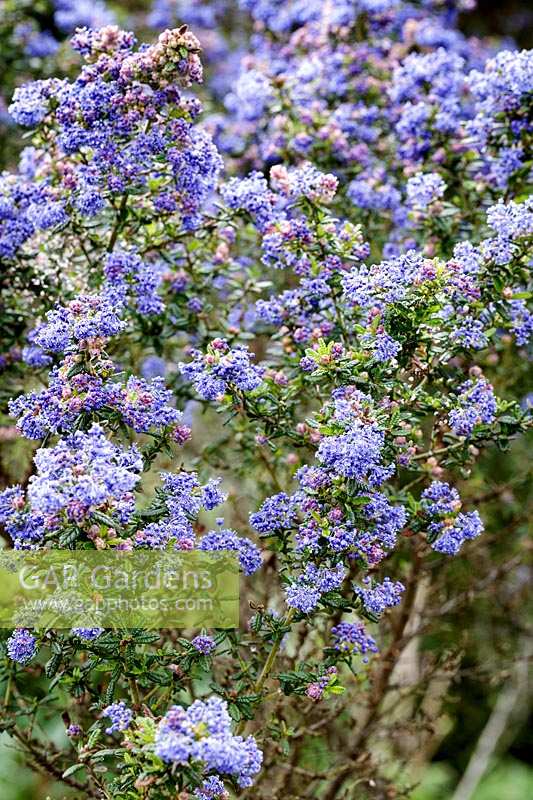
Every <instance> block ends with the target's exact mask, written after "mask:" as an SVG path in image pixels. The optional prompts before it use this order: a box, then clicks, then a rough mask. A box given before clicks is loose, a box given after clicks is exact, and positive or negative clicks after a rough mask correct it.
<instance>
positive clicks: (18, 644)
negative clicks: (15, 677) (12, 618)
mask: <svg viewBox="0 0 533 800" xmlns="http://www.w3.org/2000/svg"><path fill="white" fill-rule="evenodd" d="M36 652H37V640H36V638H35V636H33V634H32V633H30V631H29V630H28V629H27V628H17V629H16V630H14V631H13V633H12V634H11V636H10V637H9V639H8V640H7V654H8V656H9V658H10V659H11V660H12V661H17V662H18V663H19V664H27V663H28V661H31V659H32V658H33V657H34V655H35V653H36Z"/></svg>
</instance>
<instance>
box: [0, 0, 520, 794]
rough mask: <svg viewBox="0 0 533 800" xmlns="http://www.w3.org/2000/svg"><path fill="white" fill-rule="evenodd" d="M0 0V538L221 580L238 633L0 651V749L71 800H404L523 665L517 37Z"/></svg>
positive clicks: (366, 12) (42, 635) (336, 15)
mask: <svg viewBox="0 0 533 800" xmlns="http://www.w3.org/2000/svg"><path fill="white" fill-rule="evenodd" d="M4 5H6V7H7V6H9V10H10V15H9V16H8V15H7V14H6V15H5V18H4V19H3V21H2V23H1V27H0V36H1V37H3V38H5V39H6V41H7V40H9V43H10V44H9V48H11V49H9V48H8V50H9V53H10V57H9V59H8V61H9V64H8V66H9V69H7V67H6V74H5V86H6V92H7V90H9V93H11V90H12V89H14V92H13V95H12V97H11V99H10V101H9V108H8V111H6V114H7V113H9V117H10V120H11V121H10V122H7V120H6V124H7V125H8V126H9V128H8V130H9V131H10V132H11V133H10V134H9V135H8V136H7V139H6V140H8V141H9V146H8V147H7V148H6V151H5V152H6V156H5V157H6V158H9V157H11V154H12V153H14V152H15V151H17V150H19V149H20V144H21V142H20V139H21V138H22V136H24V137H25V141H24V143H23V144H24V145H25V146H24V147H23V149H22V150H21V152H20V154H19V156H18V162H17V164H16V166H13V165H11V167H10V169H8V170H6V171H5V172H4V173H3V174H2V176H1V178H0V259H1V261H2V279H1V285H0V292H1V295H2V298H1V305H2V334H3V353H2V355H1V356H0V363H1V367H2V369H3V378H4V381H3V387H4V388H3V394H2V401H3V413H4V417H3V419H4V427H3V428H2V429H1V432H2V439H3V440H4V443H5V450H6V453H7V455H6V457H5V458H4V460H3V471H4V474H3V479H4V485H5V488H4V490H3V491H2V493H1V494H0V521H1V522H2V524H3V527H4V530H5V534H6V546H7V547H14V548H16V549H28V548H31V549H37V548H62V549H94V548H96V549H99V550H104V549H107V548H118V549H122V550H134V549H136V548H150V549H155V550H157V549H160V550H173V549H175V550H190V549H195V548H198V549H201V550H207V551H214V550H230V551H235V552H236V553H237V554H238V558H239V563H240V565H241V569H242V572H243V580H242V591H241V604H242V614H241V621H242V624H241V628H240V629H239V630H216V631H213V630H211V631H206V630H202V631H185V632H179V633H178V632H176V631H173V630H163V631H155V632H154V631H146V630H143V629H135V630H129V629H128V630H109V629H108V630H103V629H101V628H94V627H91V628H75V629H73V630H72V631H71V632H65V631H58V630H29V629H27V628H17V629H15V630H14V631H13V632H11V631H10V632H6V636H5V637H4V639H5V641H4V643H3V652H4V658H3V661H2V668H1V669H2V672H1V678H2V685H3V687H4V689H3V691H4V714H3V722H2V725H3V727H4V729H5V730H7V731H8V732H9V733H10V735H11V736H13V737H14V739H16V740H17V741H18V742H19V743H20V745H21V746H22V747H23V748H24V749H25V750H26V752H27V754H28V761H29V763H32V764H34V765H35V766H36V768H37V769H41V770H45V771H47V772H48V774H50V775H52V776H53V777H54V778H57V779H62V780H63V782H64V783H65V784H67V786H68V787H70V788H71V789H73V790H74V791H73V796H76V797H95V798H97V797H98V798H111V797H113V798H122V799H123V800H133V799H134V798H147V800H159V799H161V800H162V799H163V798H175V797H177V796H179V797H180V798H187V797H191V798H195V800H222V799H223V798H228V797H234V796H236V795H238V796H239V797H245V796H246V797H254V798H258V800H259V799H260V798H274V797H284V798H287V797H295V798H296V797H323V798H324V799H325V800H330V799H331V800H332V799H333V798H340V797H343V796H344V794H343V792H345V791H347V792H351V791H354V790H355V789H354V787H358V789H357V791H359V790H360V792H361V794H360V795H357V796H360V797H371V798H382V797H401V796H409V793H410V792H411V790H412V787H413V785H414V781H415V780H416V776H415V772H412V771H409V770H410V768H411V767H412V766H413V764H414V763H415V762H416V761H417V759H418V764H419V766H420V764H421V763H423V762H424V760H426V761H427V760H428V759H430V758H431V754H432V749H433V750H434V749H435V747H437V746H438V744H439V742H440V741H442V739H443V738H444V736H445V733H446V731H445V728H442V726H441V724H440V723H441V722H442V719H443V714H444V708H445V703H446V692H447V687H448V684H449V681H450V680H451V678H452V676H453V675H456V674H458V670H459V669H460V668H461V664H464V663H466V662H468V659H473V658H474V659H475V658H477V659H478V663H479V664H484V666H485V667H487V665H488V667H489V669H492V671H493V675H494V678H495V681H496V684H498V682H499V680H500V679H499V677H498V676H500V674H501V670H502V669H504V670H505V669H508V668H510V667H509V664H512V661H513V658H514V657H515V656H516V654H517V653H521V652H522V649H521V648H523V644H522V636H521V632H520V624H517V620H520V616H521V614H520V605H521V597H522V593H523V591H524V574H523V573H520V569H519V567H520V564H521V563H522V555H521V551H522V549H523V538H524V533H525V526H526V522H527V519H524V514H523V507H522V498H523V497H525V488H526V487H527V480H528V478H527V474H525V473H524V471H522V472H519V473H518V474H514V475H511V476H510V477H509V478H507V477H506V475H505V474H504V473H505V470H506V469H508V467H502V466H501V465H502V463H503V462H501V457H500V456H498V457H497V458H496V459H495V461H491V459H494V453H495V452H496V450H495V448H498V450H499V451H501V452H505V451H508V450H509V448H510V447H511V446H513V447H517V446H518V447H520V444H518V445H516V444H514V445H512V440H513V439H517V440H518V441H520V437H522V436H523V435H524V434H526V432H527V431H528V430H529V429H530V428H531V426H532V421H531V405H532V404H531V401H530V399H528V396H527V392H528V380H529V375H530V373H528V366H529V363H530V353H531V350H530V342H531V336H532V334H533V312H532V310H531V302H530V301H531V297H532V291H533V285H532V278H531V259H532V257H533V253H532V236H533V202H532V200H531V197H530V195H529V187H530V181H531V166H532V157H531V138H532V128H531V99H532V89H533V56H532V53H531V51H526V50H523V51H518V50H515V49H511V45H510V46H509V49H504V48H502V46H500V44H499V43H497V42H494V41H485V40H480V39H474V38H467V37H465V36H464V35H463V34H462V33H460V31H459V30H458V29H457V28H456V27H455V23H456V17H457V10H458V9H457V8H455V7H453V4H452V3H446V4H441V3H438V2H429V1H428V2H423V3H413V4H410V3H404V2H400V0H397V1H396V2H395V0H391V1H390V2H388V1H387V0H358V1H357V2H355V1H354V0H343V1H342V2H341V1H340V0H337V2H329V0H308V1H307V2H305V3H303V2H299V0H289V1H288V2H287V1H286V0H284V1H283V2H280V0H258V1H256V2H248V0H240V3H239V6H240V8H239V9H236V8H235V6H234V4H232V3H230V2H229V0H227V1H223V2H213V3H201V4H199V5H198V7H194V6H193V7H190V6H187V8H186V7H185V4H183V7H182V6H181V4H175V3H172V2H170V0H162V2H159V1H158V0H156V3H155V4H154V6H153V8H152V9H151V11H150V13H149V15H148V17H147V18H144V17H143V16H142V14H141V11H140V10H139V11H137V12H133V13H132V18H131V22H132V24H133V25H134V26H135V27H136V29H137V30H138V31H139V37H141V38H142V37H146V36H147V31H149V30H150V29H152V31H153V30H154V29H157V28H159V27H161V28H164V27H167V26H168V29H167V30H165V31H164V32H163V33H156V34H153V33H152V35H151V39H150V43H149V44H139V43H138V41H137V37H136V35H134V34H133V33H131V32H128V31H126V30H122V29H121V28H119V27H118V26H117V25H115V24H114V21H115V20H116V14H114V11H113V10H108V9H107V8H105V6H104V5H103V3H98V2H97V3H90V4H89V3H87V4H85V3H67V2H63V0H61V2H54V3H52V4H49V3H43V11H42V13H41V11H40V10H39V12H38V13H36V10H35V9H36V7H35V6H34V4H31V5H32V6H33V9H32V8H30V9H26V6H25V4H23V3H18V2H17V3H7V4H4ZM459 5H460V4H459ZM45 6H46V8H44V7H45ZM48 6H53V8H52V7H50V8H49V7H48ZM459 10H462V9H461V8H460V7H459ZM237 12H238V13H237ZM118 16H120V11H119V12H118ZM236 17H238V20H239V22H238V24H235V25H232V24H231V20H232V19H234V18H236ZM182 22H185V23H189V26H190V27H188V26H187V25H186V24H182ZM74 29H76V30H75V33H74V34H73V36H72V38H71V39H70V45H68V44H67V43H66V42H65V41H64V39H65V38H66V37H67V35H69V34H70V33H72V32H73V31H74ZM15 34H16V35H15ZM204 39H205V45H204ZM60 42H62V43H61V44H60ZM204 46H205V49H206V57H207V64H208V69H207V74H206V79H205V81H204V80H203V68H202V47H204ZM68 47H70V48H72V50H71V51H70V52H68ZM8 50H6V52H7V51H8ZM219 65H220V67H219ZM17 71H18V73H19V74H21V73H24V74H27V75H28V77H32V76H33V77H37V79H36V80H30V81H29V82H27V83H25V84H24V85H22V86H18V87H17V88H14V84H15V82H16V75H17ZM17 82H18V81H17ZM202 103H203V104H204V106H205V110H203V106H202ZM15 125H16V126H18V128H15V127H14V126H15ZM23 131H25V133H23ZM10 137H11V138H10ZM14 426H16V429H15V427H14ZM14 460H17V461H18V465H17V467H16V468H14V466H13V462H14ZM505 463H507V464H511V465H512V464H513V463H515V462H512V461H507V462H505ZM21 465H22V466H21ZM215 509H216V510H215ZM485 526H486V527H487V528H488V532H487V533H484V528H485ZM512 571H515V573H516V574H515V582H514V584H512V585H511V584H509V583H508V581H507V579H508V577H509V574H510V573H511V572H512ZM521 575H522V577H521ZM252 576H253V577H252ZM525 582H526V583H527V574H526V576H525ZM490 592H492V595H491V594H490ZM476 614H479V615H486V616H488V617H490V618H491V620H493V624H494V629H495V630H497V631H499V635H500V637H501V640H502V642H504V646H502V648H501V650H498V647H495V649H494V652H493V651H491V652H490V654H489V655H486V654H485V651H484V649H483V647H486V645H479V643H478V642H477V641H476V633H475V631H476V624H477V620H478V619H479V617H478V616H476ZM450 620H454V621H455V624H456V625H457V626H458V627H459V628H463V632H464V634H465V636H466V631H467V629H470V631H471V634H470V635H471V637H472V639H471V640H469V641H467V638H462V639H461V636H462V634H457V635H456V636H455V640H454V637H453V636H449V635H448V634H447V632H448V631H449V630H450V625H452V624H453V622H451V621H450ZM431 637H433V640H434V641H436V642H437V645H436V646H430V639H431ZM465 654H466V655H465ZM474 654H475V655H474ZM61 715H62V719H63V721H64V724H65V730H66V735H67V736H68V737H69V738H70V743H69V742H67V741H64V744H63V746H61V747H59V746H57V748H56V747H55V746H54V747H51V746H50V744H49V743H47V742H46V741H43V739H42V737H40V736H39V734H38V733H37V732H36V730H35V729H34V723H35V724H36V725H39V724H42V723H43V721H44V720H47V719H50V718H57V717H61ZM325 735H327V736H329V740H328V741H329V748H330V749H329V752H330V756H331V757H330V759H329V763H328V764H327V767H326V768H322V767H321V766H320V764H319V763H317V758H316V757H314V756H313V743H314V742H316V741H317V737H321V736H325ZM63 738H65V737H63ZM310 754H311V755H310ZM392 763H394V765H395V768H394V769H392V768H391V764H392ZM408 767H409V768H408ZM180 792H181V793H180ZM347 796H352V795H351V794H348V795H347ZM353 796H355V795H353Z"/></svg>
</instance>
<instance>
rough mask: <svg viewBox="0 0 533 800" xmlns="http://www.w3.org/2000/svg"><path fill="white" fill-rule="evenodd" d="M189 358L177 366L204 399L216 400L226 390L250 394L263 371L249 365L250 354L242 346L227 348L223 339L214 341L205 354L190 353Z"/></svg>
mask: <svg viewBox="0 0 533 800" xmlns="http://www.w3.org/2000/svg"><path fill="white" fill-rule="evenodd" d="M192 356H193V361H191V362H189V363H188V364H185V363H183V362H182V363H180V364H179V365H178V366H179V369H180V372H181V374H182V375H183V377H184V378H185V380H188V381H191V382H192V383H193V385H194V388H195V389H196V391H197V392H198V394H199V395H200V397H203V398H204V399H205V400H220V399H221V398H222V397H223V396H224V394H225V393H226V392H227V391H228V390H229V389H240V390H241V391H243V392H251V391H253V390H254V389H257V387H258V386H260V385H261V383H262V381H263V377H262V376H263V370H262V369H261V368H260V367H256V366H254V365H253V364H252V363H251V359H252V354H251V353H249V352H248V350H247V349H246V348H245V347H239V348H234V349H231V348H230V346H229V345H228V343H227V342H226V340H225V339H214V340H213V341H212V342H211V344H210V345H209V346H208V348H207V353H206V354H205V355H204V354H203V353H201V352H199V351H193V353H192Z"/></svg>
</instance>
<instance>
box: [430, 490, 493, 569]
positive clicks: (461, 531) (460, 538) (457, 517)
mask: <svg viewBox="0 0 533 800" xmlns="http://www.w3.org/2000/svg"><path fill="white" fill-rule="evenodd" d="M421 504H422V508H423V509H424V510H425V512H426V514H427V515H428V517H429V519H430V522H429V524H428V528H427V532H428V540H429V542H430V544H431V547H432V548H433V549H434V550H436V551H437V552H439V553H445V554H447V555H456V554H457V553H458V552H459V550H460V549H461V547H462V545H463V543H464V542H465V541H467V540H469V539H475V538H476V537H477V536H479V535H480V534H481V533H483V529H484V528H483V522H482V521H481V518H480V516H479V513H478V511H469V512H467V513H464V512H462V511H460V509H461V506H462V503H461V499H460V497H459V493H458V492H457V490H456V489H454V488H453V487H451V486H450V485H449V484H447V483H443V482H441V481H433V483H432V484H431V486H429V487H428V488H427V489H425V490H424V491H423V492H422V497H421Z"/></svg>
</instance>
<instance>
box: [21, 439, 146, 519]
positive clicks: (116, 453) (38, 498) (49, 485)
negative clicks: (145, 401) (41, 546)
mask: <svg viewBox="0 0 533 800" xmlns="http://www.w3.org/2000/svg"><path fill="white" fill-rule="evenodd" d="M34 461H35V467H36V474H35V475H33V476H32V478H30V481H29V485H28V492H27V495H28V503H29V507H30V509H31V512H32V514H34V515H36V516H39V517H44V518H45V519H46V527H48V528H50V529H53V528H54V527H56V526H57V525H58V523H59V520H60V519H62V518H64V519H65V520H66V521H70V522H75V523H77V524H80V523H82V522H84V521H90V518H91V514H92V513H93V512H94V511H100V512H105V513H106V514H109V515H111V516H112V518H113V519H114V520H116V521H117V523H126V522H127V521H128V520H129V518H130V517H131V515H132V513H133V511H134V508H135V501H134V495H133V490H134V489H135V486H136V485H137V483H138V481H139V476H140V473H141V472H142V469H143V459H142V457H141V455H140V453H139V451H138V449H137V448H136V447H135V446H132V447H130V448H129V449H128V450H122V449H121V448H120V447H117V446H116V445H115V444H113V443H112V442H111V441H109V439H107V438H106V436H105V433H104V430H103V428H102V427H101V426H100V425H97V424H93V425H92V426H91V428H90V429H89V430H88V431H87V432H86V433H83V432H82V431H77V432H76V433H73V434H71V435H70V436H67V437H65V438H64V439H60V440H59V442H58V443H57V444H56V445H55V446H54V447H51V448H41V449H40V450H37V452H36V454H35V458H34Z"/></svg>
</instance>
